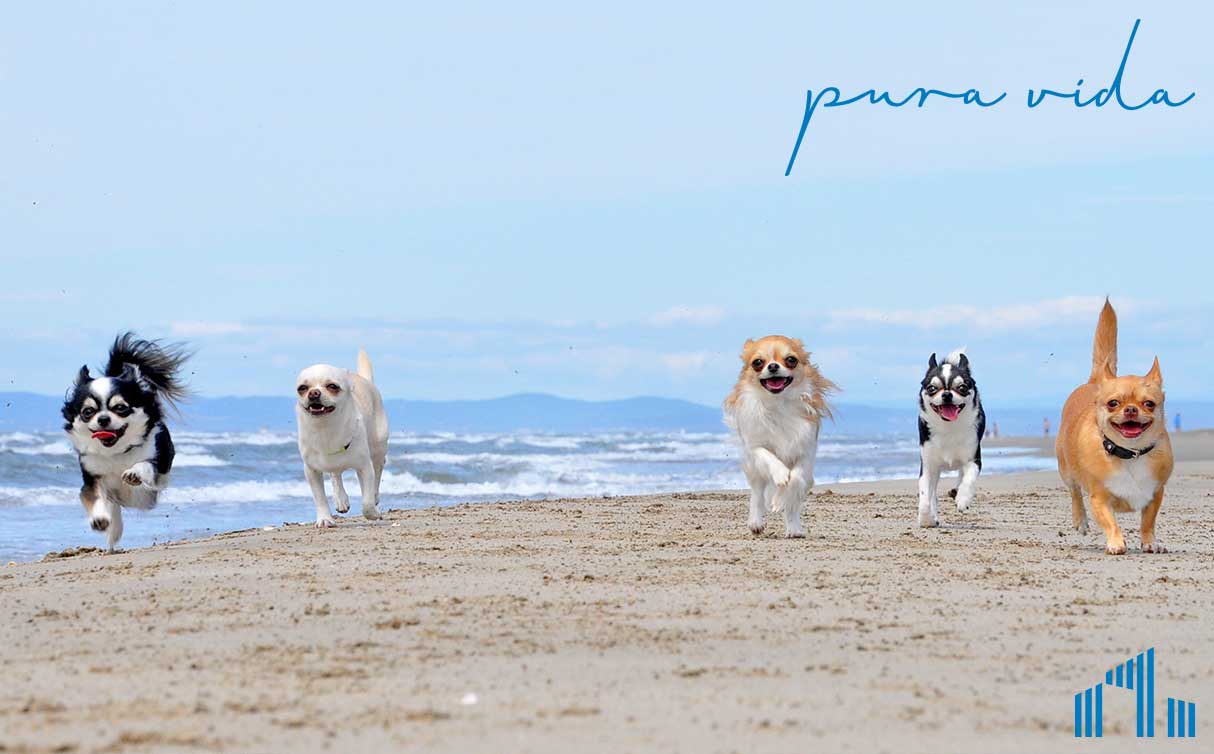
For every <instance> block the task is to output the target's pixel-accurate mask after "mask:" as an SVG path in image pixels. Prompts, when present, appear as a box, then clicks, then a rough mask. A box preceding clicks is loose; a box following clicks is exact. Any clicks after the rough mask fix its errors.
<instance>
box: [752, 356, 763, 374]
mask: <svg viewBox="0 0 1214 754" xmlns="http://www.w3.org/2000/svg"><path fill="white" fill-rule="evenodd" d="M750 368H751V369H753V370H755V371H756V372H758V371H760V370H761V369H763V360H762V359H755V360H754V361H752V362H750Z"/></svg>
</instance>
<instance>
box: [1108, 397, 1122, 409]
mask: <svg viewBox="0 0 1214 754" xmlns="http://www.w3.org/2000/svg"><path fill="white" fill-rule="evenodd" d="M1104 405H1106V406H1108V407H1109V408H1117V407H1118V406H1120V405H1121V401H1119V400H1117V399H1116V398H1114V399H1112V400H1111V401H1109V402H1108V403H1106V404H1104Z"/></svg>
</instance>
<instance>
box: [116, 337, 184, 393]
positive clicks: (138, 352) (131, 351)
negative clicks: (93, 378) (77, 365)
mask: <svg viewBox="0 0 1214 754" xmlns="http://www.w3.org/2000/svg"><path fill="white" fill-rule="evenodd" d="M193 355H194V353H193V351H191V350H190V349H189V348H187V347H186V346H185V345H184V344H182V343H161V342H160V341H158V340H144V339H142V338H139V337H136V336H135V333H133V332H124V333H122V334H121V335H119V336H118V337H116V338H114V344H113V345H112V346H110V360H109V362H108V363H107V364H106V365H105V376H106V377H121V376H122V373H123V372H124V371H125V370H126V369H127V367H128V366H129V367H132V368H134V370H135V371H136V374H137V377H139V378H140V379H144V380H147V381H148V382H150V383H151V384H152V386H153V387H155V388H156V392H157V393H158V394H159V395H160V396H161V397H162V398H164V399H165V400H166V401H168V402H169V404H170V405H172V406H174V407H175V406H176V405H177V402H178V401H181V400H184V399H186V398H189V397H190V391H189V390H188V389H187V388H186V385H185V381H184V380H182V378H181V369H182V367H183V366H185V363H186V361H188V360H189V358H190V357H191V356H193Z"/></svg>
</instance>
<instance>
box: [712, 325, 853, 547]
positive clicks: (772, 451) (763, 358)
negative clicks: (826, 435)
mask: <svg viewBox="0 0 1214 754" xmlns="http://www.w3.org/2000/svg"><path fill="white" fill-rule="evenodd" d="M742 364H743V366H742V373H741V374H740V375H738V384H737V385H735V386H734V388H733V391H732V392H730V394H729V396H728V397H726V398H725V403H724V406H723V408H724V410H725V423H726V424H727V425H728V426H729V427H730V428H731V429H733V430H734V431H736V432H737V433H738V438H739V439H740V440H741V442H742V471H744V472H745V473H746V481H747V482H749V483H750V519H749V521H748V522H747V523H748V525H749V526H750V530H751V531H752V532H754V533H755V534H760V533H762V531H763V527H764V526H765V525H766V519H767V515H768V514H769V513H771V512H783V514H784V527H785V530H784V531H785V536H787V537H804V536H805V529H804V528H802V526H801V509H802V507H804V505H805V495H806V493H807V492H808V491H809V488H810V487H812V486H813V484H814V462H815V460H816V459H817V456H818V433H819V431H820V430H821V428H822V419H823V418H833V415H832V413H831V407H830V403H828V402H827V396H828V395H829V394H830V393H833V392H835V391H837V390H838V389H839V388H838V386H837V385H835V383H833V382H831V381H830V380H828V379H826V378H825V377H823V376H822V373H821V372H819V371H818V368H817V367H816V366H814V365H813V364H812V363H811V362H810V360H809V352H808V351H806V350H805V346H804V344H802V343H801V341H799V340H797V339H796V338H786V337H784V336H783V335H768V336H767V337H764V338H759V339H758V340H748V341H746V343H745V345H743V346H742Z"/></svg>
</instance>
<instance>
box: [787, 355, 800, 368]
mask: <svg viewBox="0 0 1214 754" xmlns="http://www.w3.org/2000/svg"><path fill="white" fill-rule="evenodd" d="M784 366H786V367H788V368H789V369H796V368H797V357H796V356H789V357H788V358H787V359H785V360H784Z"/></svg>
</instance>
